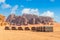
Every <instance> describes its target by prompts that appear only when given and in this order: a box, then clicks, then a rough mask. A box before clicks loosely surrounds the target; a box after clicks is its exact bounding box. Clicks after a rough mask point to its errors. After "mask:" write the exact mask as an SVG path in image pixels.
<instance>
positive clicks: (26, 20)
mask: <svg viewBox="0 0 60 40" xmlns="http://www.w3.org/2000/svg"><path fill="white" fill-rule="evenodd" d="M6 22H9V23H10V24H16V25H26V24H40V23H41V24H49V23H53V18H51V17H44V16H37V15H32V14H23V15H22V16H16V15H15V14H11V15H9V16H8V17H7V19H6Z"/></svg>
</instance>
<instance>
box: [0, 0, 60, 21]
mask: <svg viewBox="0 0 60 40" xmlns="http://www.w3.org/2000/svg"><path fill="white" fill-rule="evenodd" d="M11 13H15V14H16V15H22V13H31V14H35V15H40V16H50V17H53V18H54V19H55V20H56V21H57V22H60V0H0V14H3V15H5V16H8V15H9V14H11Z"/></svg>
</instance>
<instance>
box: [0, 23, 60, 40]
mask: <svg viewBox="0 0 60 40" xmlns="http://www.w3.org/2000/svg"><path fill="white" fill-rule="evenodd" d="M53 26H54V32H32V31H25V30H24V31H19V30H2V29H3V27H0V40H60V23H55V24H54V25H53Z"/></svg>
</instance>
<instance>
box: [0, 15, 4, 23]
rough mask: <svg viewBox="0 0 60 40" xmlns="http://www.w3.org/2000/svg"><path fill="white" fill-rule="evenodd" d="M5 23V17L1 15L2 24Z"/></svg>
mask: <svg viewBox="0 0 60 40" xmlns="http://www.w3.org/2000/svg"><path fill="white" fill-rule="evenodd" d="M3 21H5V16H3V15H1V14H0V22H3Z"/></svg>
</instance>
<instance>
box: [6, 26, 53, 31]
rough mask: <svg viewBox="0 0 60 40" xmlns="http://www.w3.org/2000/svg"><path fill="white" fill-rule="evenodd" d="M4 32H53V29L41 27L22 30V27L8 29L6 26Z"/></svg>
mask: <svg viewBox="0 0 60 40" xmlns="http://www.w3.org/2000/svg"><path fill="white" fill-rule="evenodd" d="M5 30H22V31H23V30H26V31H29V30H31V31H33V32H53V27H52V26H43V27H42V26H41V27H31V28H29V27H24V28H22V27H18V28H16V27H11V28H10V27H8V26H6V27H5Z"/></svg>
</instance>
